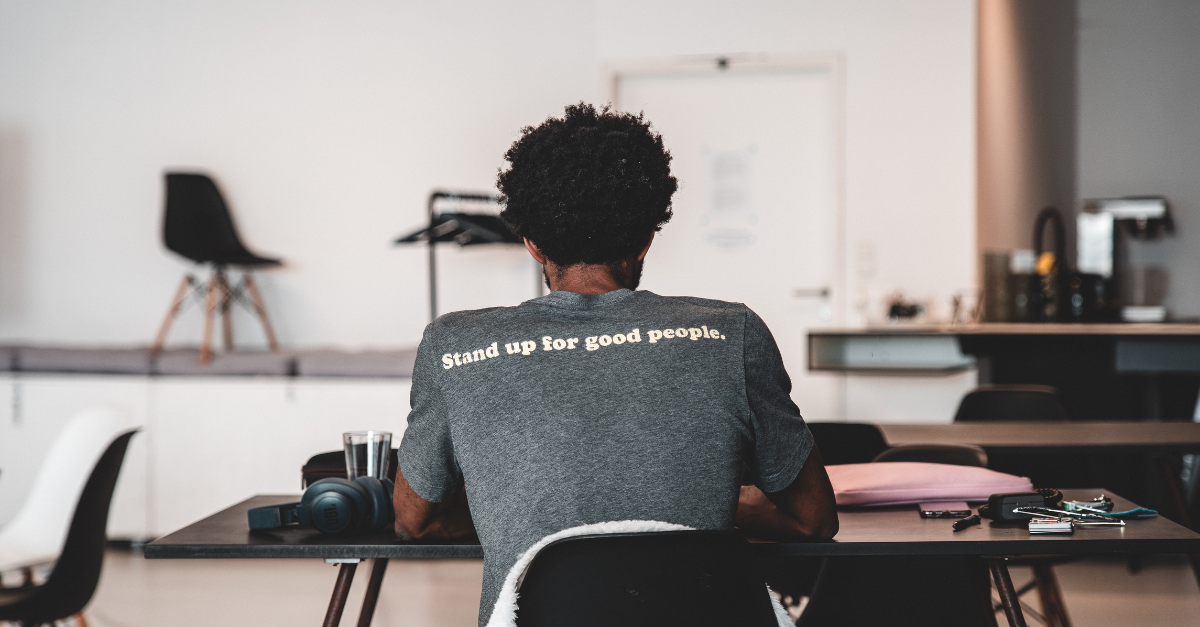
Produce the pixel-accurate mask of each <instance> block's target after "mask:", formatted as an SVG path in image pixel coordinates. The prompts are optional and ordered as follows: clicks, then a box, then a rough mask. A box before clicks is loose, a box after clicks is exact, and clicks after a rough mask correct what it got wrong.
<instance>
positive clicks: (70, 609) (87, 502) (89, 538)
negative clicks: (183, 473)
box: [0, 429, 137, 625]
mask: <svg viewBox="0 0 1200 627" xmlns="http://www.w3.org/2000/svg"><path fill="white" fill-rule="evenodd" d="M136 432H137V430H136V429H129V430H127V431H125V432H124V433H121V434H120V435H118V436H117V438H116V439H114V440H111V443H110V444H109V445H108V446H107V447H106V449H105V451H104V454H103V455H101V456H100V460H99V461H97V462H96V464H95V467H94V468H93V469H92V471H91V473H90V476H89V477H88V480H87V484H86V485H85V486H84V488H83V493H82V495H80V497H79V501H78V504H76V506H75V512H74V515H73V516H72V517H71V526H70V531H69V532H68V533H67V541H66V544H65V545H64V546H63V550H62V554H61V555H60V556H59V558H58V561H57V562H56V563H55V564H54V570H53V571H51V573H50V577H49V578H48V579H47V580H46V583H44V584H42V585H41V586H38V587H37V588H36V589H35V590H34V591H33V592H32V593H31V594H29V595H28V596H26V597H24V598H22V599H20V600H19V601H17V602H16V603H14V604H12V605H9V606H3V607H0V619H3V620H14V619H15V620H17V621H20V622H22V623H23V624H35V625H36V624H42V623H54V622H56V621H59V620H62V619H64V618H67V617H69V616H74V615H75V614H78V613H79V612H81V611H83V608H84V607H85V606H87V604H88V601H90V600H91V599H92V595H93V594H94V593H95V591H96V584H97V583H98V582H99V581H100V570H101V567H102V566H103V564H104V545H105V540H106V537H105V530H106V528H107V526H108V509H109V505H110V504H111V503H112V495H113V490H114V489H115V487H116V485H117V476H118V474H120V472H121V464H122V462H123V461H124V460H125V450H126V449H127V448H128V446H129V440H130V438H132V437H133V436H134V434H135V433H136Z"/></svg>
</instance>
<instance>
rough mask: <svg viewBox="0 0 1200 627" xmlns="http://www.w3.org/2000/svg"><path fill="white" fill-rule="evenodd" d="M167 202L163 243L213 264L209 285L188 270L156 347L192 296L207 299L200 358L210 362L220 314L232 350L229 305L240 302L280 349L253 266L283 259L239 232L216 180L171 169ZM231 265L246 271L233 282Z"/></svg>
mask: <svg viewBox="0 0 1200 627" xmlns="http://www.w3.org/2000/svg"><path fill="white" fill-rule="evenodd" d="M166 181H167V201H166V207H165V209H164V214H163V243H164V244H165V245H166V247H167V249H168V250H171V251H173V252H175V253H177V254H179V255H182V256H183V257H186V258H187V259H190V260H192V261H194V262H196V263H201V264H210V265H212V268H213V270H212V275H211V276H210V278H209V280H208V284H207V286H206V285H204V284H202V283H199V282H197V280H196V278H195V276H193V275H192V274H191V273H190V272H189V273H187V274H185V275H184V277H183V281H182V282H180V284H179V288H178V289H177V290H176V291H175V297H174V298H173V299H172V300H171V306H170V308H169V309H168V310H167V316H166V318H165V319H164V320H163V322H162V326H160V327H159V330H158V335H157V336H156V337H155V339H154V345H153V349H152V350H153V352H154V353H158V352H159V351H161V350H162V347H163V345H164V344H165V343H166V341H167V333H168V332H170V330H171V323H172V322H173V321H174V320H175V317H176V316H177V315H178V314H179V311H180V308H181V307H182V306H183V305H184V303H185V302H187V300H188V298H189V296H191V295H193V294H195V295H196V296H197V297H199V296H200V295H201V294H203V298H204V339H203V341H202V343H201V347H200V361H201V362H202V363H208V361H209V359H210V358H211V356H212V334H213V324H214V319H215V318H216V316H220V317H221V321H222V331H223V335H224V343H225V350H226V351H231V350H233V321H232V318H231V317H230V314H231V312H230V307H231V306H232V305H233V304H234V303H238V304H240V305H242V306H243V307H245V308H246V309H247V310H249V311H250V312H251V313H253V314H254V315H255V316H257V317H258V319H259V321H260V322H261V323H262V326H263V333H264V334H265V335H266V337H267V345H268V346H269V347H270V349H271V350H272V351H276V350H279V344H278V342H276V340H275V331H274V329H273V328H272V327H271V321H270V320H269V319H268V318H267V310H266V307H265V306H264V305H263V300H262V295H261V294H259V291H258V285H257V284H256V283H255V281H254V273H253V270H254V269H255V268H266V267H271V266H278V265H280V263H281V262H280V260H279V259H274V258H270V257H261V256H259V255H256V254H254V253H252V252H250V250H249V249H247V248H246V245H245V244H243V243H242V240H241V238H240V237H239V236H238V233H237V229H236V228H235V227H234V225H233V216H231V215H230V213H229V207H228V206H227V205H226V204H225V199H224V198H222V196H221V191H220V190H219V189H217V185H216V183H214V182H213V180H212V179H211V178H209V177H208V176H205V175H203V174H186V173H168V174H167V175H166ZM229 267H235V268H239V269H241V271H242V276H241V280H240V281H239V282H237V283H236V284H232V285H231V284H230V282H229V278H228V276H227V270H228V268H229Z"/></svg>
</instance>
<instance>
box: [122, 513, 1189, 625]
mask: <svg viewBox="0 0 1200 627" xmlns="http://www.w3.org/2000/svg"><path fill="white" fill-rule="evenodd" d="M1100 492H1102V490H1099V489H1095V490H1070V491H1066V493H1067V495H1068V498H1078V499H1082V498H1091V497H1093V496H1095V495H1096V494H1098V493H1100ZM1110 496H1113V500H1114V501H1115V502H1116V507H1117V508H1118V509H1128V508H1131V507H1134V505H1133V504H1132V503H1130V502H1129V501H1127V500H1125V499H1122V498H1120V497H1117V496H1115V495H1111V494H1110ZM295 498H296V497H294V496H256V497H253V498H250V499H247V500H245V501H242V502H241V503H238V504H237V505H234V506H233V507H230V508H228V509H226V510H224V511H221V512H218V513H217V514H214V515H212V516H210V517H208V518H205V519H204V520H201V521H199V522H196V523H194V524H192V525H189V526H188V527H185V528H183V529H181V530H179V531H176V532H175V533H172V534H170V535H167V536H164V537H162V538H159V539H158V540H155V541H154V542H151V543H150V544H149V545H147V546H146V558H147V559H180V558H192V559H195V558H202V559H203V558H318V559H325V560H330V561H334V562H337V561H344V563H343V564H342V568H341V570H340V571H339V573H338V579H337V583H336V584H335V586H334V593H333V598H332V599H331V600H330V606H329V611H328V612H327V614H326V618H325V623H324V624H325V625H329V626H333V625H337V624H338V623H339V622H340V619H341V615H342V610H343V609H344V607H345V602H346V597H347V595H348V593H349V590H350V583H351V581H352V579H353V576H354V569H355V567H356V566H357V564H358V562H359V561H361V560H364V559H374V560H376V561H375V567H374V569H373V571H372V573H371V582H370V584H369V585H368V594H367V598H366V599H364V602H363V612H362V614H360V618H359V622H358V624H359V625H360V627H366V626H367V625H369V624H370V619H371V614H372V613H373V611H374V603H375V600H376V599H377V598H378V593H379V585H380V584H381V582H382V580H383V573H384V569H385V568H386V565H387V560H388V559H390V558H395V559H453V558H481V557H483V550H482V549H481V548H480V547H479V545H472V544H414V543H408V542H403V541H401V540H399V539H397V538H396V537H395V536H392V535H391V534H387V533H383V534H373V535H362V536H355V537H337V536H328V535H322V534H320V533H317V532H315V531H311V530H303V529H296V528H293V529H283V530H279V531H274V532H255V533H251V532H250V531H249V530H248V529H247V525H246V510H248V509H250V508H251V507H259V506H262V505H270V504H274V503H283V502H287V501H289V500H294V499H295ZM840 517H841V531H840V532H838V535H837V538H836V539H835V540H834V541H832V542H811V543H803V542H797V543H774V542H755V543H754V544H753V547H752V550H753V551H754V552H755V553H756V554H758V555H761V556H764V557H766V556H850V555H978V556H980V557H982V558H985V559H986V560H987V561H988V564H989V567H990V569H991V572H992V576H993V577H994V578H995V580H996V586H997V589H999V590H1000V592H1001V598H1002V599H1007V600H1008V602H1007V603H1006V608H1005V609H1006V611H1007V612H1008V613H1009V622H1010V624H1012V625H1024V624H1025V623H1024V618H1023V617H1022V616H1021V611H1020V605H1019V604H1016V602H1015V598H1016V597H1015V592H1014V591H1013V588H1012V581H1011V580H1010V579H1009V576H1008V568H1007V566H1006V565H1005V562H1004V558H1005V557H1011V556H1017V555H1030V554H1071V555H1075V554H1098V553H1193V552H1200V535H1198V534H1196V533H1195V532H1192V531H1190V530H1188V529H1185V528H1184V527H1181V526H1179V525H1177V524H1175V523H1173V522H1171V521H1169V520H1167V519H1165V518H1161V517H1159V518H1153V519H1148V520H1134V521H1130V522H1129V524H1128V525H1127V526H1125V527H1123V528H1113V529H1081V530H1079V531H1077V532H1076V533H1075V534H1074V535H1071V536H1030V535H1029V533H1028V531H1026V530H1025V529H1024V528H1022V527H1009V526H998V525H993V524H991V523H984V524H983V525H979V526H976V527H972V528H970V529H967V530H964V531H961V532H957V533H955V532H954V531H952V530H951V528H950V521H948V520H944V519H943V520H928V519H922V518H921V517H919V516H918V515H917V512H916V508H915V506H905V507H888V508H873V509H854V510H844V511H842V512H840Z"/></svg>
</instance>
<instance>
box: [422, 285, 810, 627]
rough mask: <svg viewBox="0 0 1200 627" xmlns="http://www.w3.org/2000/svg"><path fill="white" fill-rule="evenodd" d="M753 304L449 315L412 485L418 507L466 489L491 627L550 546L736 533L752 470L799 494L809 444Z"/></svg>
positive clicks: (617, 303) (592, 306) (525, 307)
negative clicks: (495, 610)
mask: <svg viewBox="0 0 1200 627" xmlns="http://www.w3.org/2000/svg"><path fill="white" fill-rule="evenodd" d="M790 391H791V381H790V379H789V378H788V376H787V373H786V372H785V371H784V368H783V361H782V360H781V358H780V356H779V350H778V349H777V347H776V345H775V340H774V339H773V338H772V337H771V333H770V331H768V330H767V327H766V325H765V324H763V322H762V320H761V319H760V318H759V317H758V316H757V315H755V314H754V312H752V311H750V309H748V308H747V307H746V306H745V305H741V304H737V303H727V302H722V301H715V300H704V299H700V298H678V297H672V298H668V297H663V296H659V295H657V294H654V293H651V292H646V291H637V292H634V291H630V290H625V289H622V290H617V291H614V292H608V293H606V294H600V295H583V294H576V293H574V292H563V291H559V292H552V293H550V294H549V295H547V296H543V297H541V298H536V299H533V300H530V301H526V302H524V303H522V304H520V305H518V306H516V307H501V308H494V309H481V310H477V311H460V312H456V313H451V314H446V315H444V316H442V317H440V318H438V319H437V320H435V321H434V322H433V323H432V324H430V325H429V326H428V327H427V328H426V329H425V336H424V338H423V339H422V341H421V347H420V349H418V351H417V361H416V365H415V367H414V369H413V387H412V412H411V413H410V414H409V416H408V429H407V430H406V431H405V432H404V439H403V441H402V442H401V444H400V469H401V470H402V472H403V473H404V478H405V479H407V480H408V483H409V484H410V485H411V486H412V488H413V490H415V491H416V493H417V494H418V495H420V496H421V498H423V499H425V500H427V501H430V502H440V501H442V500H444V499H445V498H447V497H449V496H451V495H452V494H453V493H454V492H455V491H456V490H457V489H458V488H459V487H460V486H461V485H462V482H465V483H466V488H467V501H468V502H469V503H470V508H471V516H472V518H473V520H474V522H475V529H476V530H477V531H478V532H479V539H480V542H481V543H482V544H483V549H484V575H483V595H482V598H481V601H480V611H479V615H480V624H483V623H485V622H486V620H487V618H488V617H489V616H490V615H491V610H492V606H493V605H494V604H495V599H496V595H497V593H498V592H499V588H500V586H501V584H502V583H503V581H504V576H505V575H506V574H507V572H508V569H509V568H510V567H511V566H512V565H513V563H514V562H515V561H516V559H517V558H518V557H519V556H520V555H521V553H523V552H524V551H525V549H527V548H529V547H530V546H531V545H532V544H534V543H535V542H537V541H538V540H540V539H541V538H543V537H545V536H547V535H549V534H551V533H554V532H557V531H561V530H562V529H566V528H568V527H574V526H577V525H583V524H589V523H597V522H604V521H610V520H659V521H665V522H671V523H677V524H681V525H688V526H691V527H695V528H698V529H729V528H731V527H732V526H733V515H734V511H735V510H736V509H737V500H738V490H739V485H740V483H741V481H740V480H741V479H742V469H743V468H747V469H749V472H750V477H749V479H750V480H752V481H753V482H754V483H755V484H756V485H758V487H760V488H761V489H762V490H764V491H766V492H777V491H779V490H782V489H784V488H786V487H787V486H789V485H791V483H792V481H793V480H794V479H795V478H796V475H797V474H798V473H799V471H800V468H801V467H802V466H803V465H804V462H805V460H806V459H807V458H808V454H809V452H810V451H811V450H812V435H811V434H810V433H809V431H808V427H807V426H805V424H804V421H803V419H801V417H800V411H799V410H798V409H797V407H796V405H795V404H794V403H792V401H791V398H790V397H789V392H790Z"/></svg>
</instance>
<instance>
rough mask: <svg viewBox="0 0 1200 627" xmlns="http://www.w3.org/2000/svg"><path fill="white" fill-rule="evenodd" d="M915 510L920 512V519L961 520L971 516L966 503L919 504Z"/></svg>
mask: <svg viewBox="0 0 1200 627" xmlns="http://www.w3.org/2000/svg"><path fill="white" fill-rule="evenodd" d="M917 508H918V509H919V510H920V511H921V518H962V517H964V516H970V515H971V508H970V506H968V505H967V503H966V501H939V502H936V503H921V504H919V505H917Z"/></svg>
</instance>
